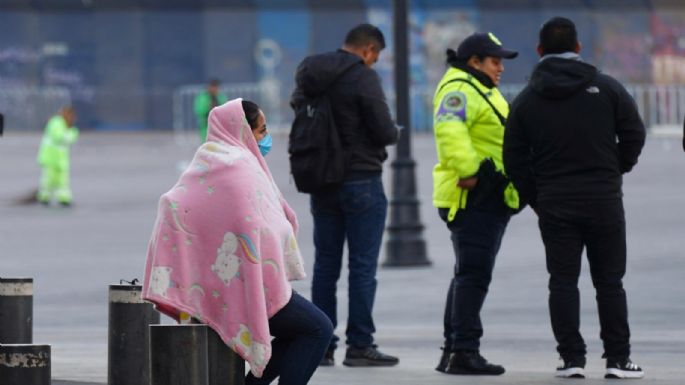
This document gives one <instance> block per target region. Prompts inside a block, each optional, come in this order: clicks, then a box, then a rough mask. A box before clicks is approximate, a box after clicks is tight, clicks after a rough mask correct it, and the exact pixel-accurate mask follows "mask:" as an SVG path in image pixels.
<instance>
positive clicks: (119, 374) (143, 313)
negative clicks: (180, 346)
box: [107, 280, 159, 385]
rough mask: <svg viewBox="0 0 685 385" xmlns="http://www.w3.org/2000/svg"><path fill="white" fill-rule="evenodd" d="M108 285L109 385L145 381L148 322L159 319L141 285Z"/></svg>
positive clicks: (142, 384)
mask: <svg viewBox="0 0 685 385" xmlns="http://www.w3.org/2000/svg"><path fill="white" fill-rule="evenodd" d="M135 283H136V280H133V282H132V284H131V285H110V286H109V345H108V346H109V349H108V360H107V383H108V384H109V385H149V383H150V362H149V360H148V357H149V354H150V353H149V352H150V345H149V344H150V339H149V329H150V328H149V326H150V325H151V324H158V323H159V313H158V312H157V311H156V310H155V309H154V308H153V306H152V304H150V303H147V302H144V301H143V300H142V298H141V295H140V294H141V291H142V287H141V286H138V285H135Z"/></svg>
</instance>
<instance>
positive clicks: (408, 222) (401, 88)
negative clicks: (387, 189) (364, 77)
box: [383, 0, 430, 266]
mask: <svg viewBox="0 0 685 385" xmlns="http://www.w3.org/2000/svg"><path fill="white" fill-rule="evenodd" d="M407 8H408V6H407V0H394V1H393V16H394V29H393V31H394V34H393V36H394V45H395V95H396V106H397V124H398V125H400V126H403V127H404V130H402V133H401V134H400V139H399V142H398V144H397V153H396V158H395V161H393V162H392V164H391V167H392V171H393V174H392V198H391V200H390V225H389V226H388V242H387V243H386V246H387V247H386V259H385V262H384V263H383V266H423V265H429V264H430V261H429V260H428V257H427V256H426V243H425V242H424V240H423V237H422V232H423V225H422V224H421V223H420V221H419V200H418V198H417V197H416V177H415V172H414V168H415V167H416V162H414V159H412V156H411V126H410V119H409V117H410V114H409V44H408V33H409V27H408V22H407V18H408V15H407V14H408V9H407Z"/></svg>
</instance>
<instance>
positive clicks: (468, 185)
mask: <svg viewBox="0 0 685 385" xmlns="http://www.w3.org/2000/svg"><path fill="white" fill-rule="evenodd" d="M477 184H478V177H477V176H472V177H470V178H466V179H459V181H458V182H457V186H458V187H461V188H463V189H465V190H473V189H474V188H475V187H476V185H477Z"/></svg>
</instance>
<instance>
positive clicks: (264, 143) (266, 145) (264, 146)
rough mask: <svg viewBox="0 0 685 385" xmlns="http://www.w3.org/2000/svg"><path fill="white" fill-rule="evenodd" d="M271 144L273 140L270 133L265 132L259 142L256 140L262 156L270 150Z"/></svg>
mask: <svg viewBox="0 0 685 385" xmlns="http://www.w3.org/2000/svg"><path fill="white" fill-rule="evenodd" d="M272 144H273V141H272V140H271V134H266V136H265V137H263V138H262V140H260V141H259V142H257V145H258V146H259V152H261V153H262V156H266V154H268V153H269V151H271V145H272Z"/></svg>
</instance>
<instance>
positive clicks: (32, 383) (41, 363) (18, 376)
mask: <svg viewBox="0 0 685 385" xmlns="http://www.w3.org/2000/svg"><path fill="white" fill-rule="evenodd" d="M50 377H51V373H50V345H24V344H9V345H5V344H3V345H0V383H2V385H50V381H51V379H50Z"/></svg>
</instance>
